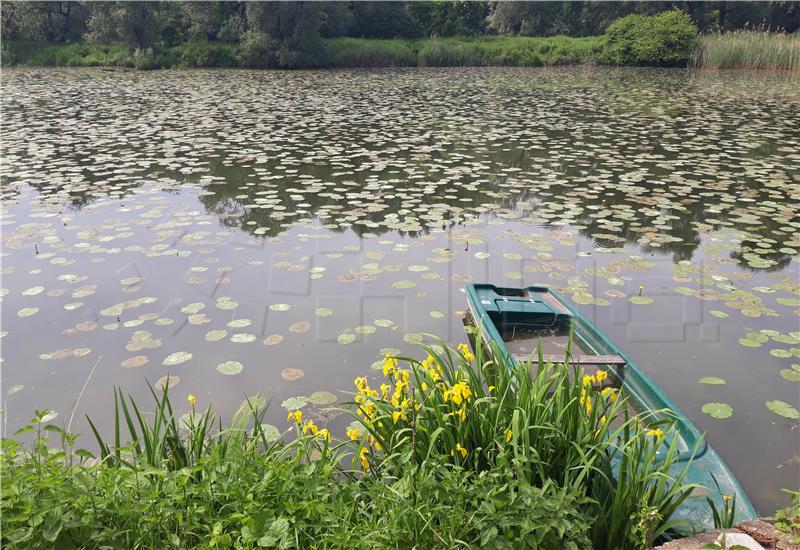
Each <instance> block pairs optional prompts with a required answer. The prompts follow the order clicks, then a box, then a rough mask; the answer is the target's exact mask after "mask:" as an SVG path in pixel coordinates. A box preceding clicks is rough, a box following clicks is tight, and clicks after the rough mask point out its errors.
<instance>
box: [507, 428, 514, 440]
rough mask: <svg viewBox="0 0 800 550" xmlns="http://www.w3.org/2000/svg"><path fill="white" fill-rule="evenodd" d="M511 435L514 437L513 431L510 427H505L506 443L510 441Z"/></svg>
mask: <svg viewBox="0 0 800 550" xmlns="http://www.w3.org/2000/svg"><path fill="white" fill-rule="evenodd" d="M512 437H514V432H512V431H511V428H506V443H508V442H509V441H511V438H512Z"/></svg>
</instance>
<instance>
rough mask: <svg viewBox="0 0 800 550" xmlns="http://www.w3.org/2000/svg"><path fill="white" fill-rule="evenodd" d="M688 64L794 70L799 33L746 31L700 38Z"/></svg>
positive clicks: (799, 58)
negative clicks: (692, 57) (691, 60)
mask: <svg viewBox="0 0 800 550" xmlns="http://www.w3.org/2000/svg"><path fill="white" fill-rule="evenodd" d="M692 64H693V66H694V67H697V68H701V69H751V70H754V69H759V70H763V69H767V70H776V71H777V70H781V71H797V70H798V69H800V33H794V34H787V33H781V32H768V31H757V30H746V31H733V32H727V33H723V34H708V35H704V36H702V37H701V38H700V44H699V46H698V48H697V50H696V52H695V55H694V59H693V62H692Z"/></svg>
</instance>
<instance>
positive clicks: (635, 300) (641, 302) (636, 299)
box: [628, 296, 653, 305]
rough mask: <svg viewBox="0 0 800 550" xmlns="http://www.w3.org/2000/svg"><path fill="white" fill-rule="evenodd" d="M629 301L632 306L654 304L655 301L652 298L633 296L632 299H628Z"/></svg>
mask: <svg viewBox="0 0 800 550" xmlns="http://www.w3.org/2000/svg"><path fill="white" fill-rule="evenodd" d="M628 301H629V302H630V303H632V304H637V305H646V304H652V303H653V299H652V298H651V297H650V296H631V297H630V298H628Z"/></svg>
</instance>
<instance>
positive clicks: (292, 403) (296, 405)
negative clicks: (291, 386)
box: [281, 395, 308, 411]
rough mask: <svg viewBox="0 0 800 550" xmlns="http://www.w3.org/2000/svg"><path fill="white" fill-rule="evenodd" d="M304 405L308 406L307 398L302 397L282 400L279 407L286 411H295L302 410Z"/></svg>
mask: <svg viewBox="0 0 800 550" xmlns="http://www.w3.org/2000/svg"><path fill="white" fill-rule="evenodd" d="M306 405H308V397H306V396H304V395H299V396H297V397H290V398H288V399H284V400H283V402H282V403H281V407H283V408H284V409H286V410H288V411H296V410H298V409H302V408H303V407H305V406H306Z"/></svg>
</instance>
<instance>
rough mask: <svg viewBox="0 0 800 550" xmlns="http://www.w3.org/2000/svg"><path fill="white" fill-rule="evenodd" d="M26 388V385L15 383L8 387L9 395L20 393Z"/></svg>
mask: <svg viewBox="0 0 800 550" xmlns="http://www.w3.org/2000/svg"><path fill="white" fill-rule="evenodd" d="M24 389H25V386H24V385H22V384H15V385H13V386H11V387H10V388H8V392H7V393H8V395H14V394H15V393H19V392H21V391H22V390H24Z"/></svg>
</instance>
